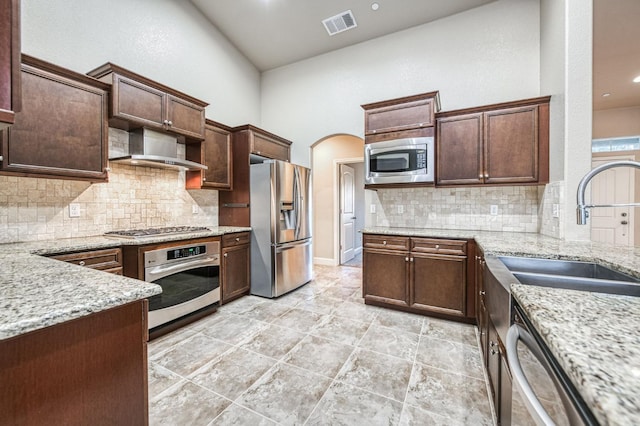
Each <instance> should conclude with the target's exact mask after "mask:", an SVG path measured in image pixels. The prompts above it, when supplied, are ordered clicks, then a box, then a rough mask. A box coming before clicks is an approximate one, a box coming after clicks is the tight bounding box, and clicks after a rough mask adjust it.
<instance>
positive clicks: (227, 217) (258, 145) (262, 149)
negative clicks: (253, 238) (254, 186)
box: [218, 124, 291, 226]
mask: <svg viewBox="0 0 640 426" xmlns="http://www.w3.org/2000/svg"><path fill="white" fill-rule="evenodd" d="M231 138H232V143H233V161H232V163H233V191H221V192H220V194H219V210H218V223H219V224H220V225H224V226H251V215H250V210H249V201H250V187H249V165H250V164H251V161H252V160H251V157H252V156H253V155H257V156H259V157H261V158H268V159H272V160H282V161H289V159H290V155H291V150H290V146H291V141H289V140H287V139H284V138H282V137H280V136H277V135H274V134H273V133H269V132H267V131H265V130H262V129H259V128H257V127H255V126H252V125H249V124H247V125H244V126H238V127H234V128H233V129H232V136H231Z"/></svg>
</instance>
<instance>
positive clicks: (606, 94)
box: [602, 93, 611, 98]
mask: <svg viewBox="0 0 640 426" xmlns="http://www.w3.org/2000/svg"><path fill="white" fill-rule="evenodd" d="M607 96H611V93H603V94H602V97H603V98H606V97H607Z"/></svg>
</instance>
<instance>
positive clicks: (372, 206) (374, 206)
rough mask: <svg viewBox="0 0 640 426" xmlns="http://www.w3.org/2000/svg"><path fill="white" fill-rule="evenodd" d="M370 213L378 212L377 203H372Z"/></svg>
mask: <svg viewBox="0 0 640 426" xmlns="http://www.w3.org/2000/svg"><path fill="white" fill-rule="evenodd" d="M369 213H372V214H375V213H376V205H375V204H371V205H370V206H369Z"/></svg>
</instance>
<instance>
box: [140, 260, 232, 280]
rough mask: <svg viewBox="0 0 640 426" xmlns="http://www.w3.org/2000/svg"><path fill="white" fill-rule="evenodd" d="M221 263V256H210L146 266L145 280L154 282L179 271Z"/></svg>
mask: <svg viewBox="0 0 640 426" xmlns="http://www.w3.org/2000/svg"><path fill="white" fill-rule="evenodd" d="M218 265H220V257H219V256H217V255H215V256H209V257H205V258H201V259H197V260H192V261H190V262H179V263H174V264H172V265H160V266H152V267H150V268H145V270H144V280H145V281H148V282H153V281H155V280H158V279H160V278H164V277H166V276H168V275H173V274H176V273H179V272H184V271H188V270H189V269H195V268H201V267H205V266H218Z"/></svg>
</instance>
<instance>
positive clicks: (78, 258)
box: [49, 247, 122, 275]
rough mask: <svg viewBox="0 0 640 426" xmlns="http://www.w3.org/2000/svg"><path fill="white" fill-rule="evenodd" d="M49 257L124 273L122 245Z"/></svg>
mask: <svg viewBox="0 0 640 426" xmlns="http://www.w3.org/2000/svg"><path fill="white" fill-rule="evenodd" d="M49 257H51V258H52V259H56V260H61V261H63V262H68V263H73V264H74V265H79V266H85V267H87V268H91V269H97V270H99V271H105V272H109V273H111V274H116V275H122V249H120V247H117V248H109V249H100V250H88V251H80V252H75V253H62V254H56V255H52V256H49Z"/></svg>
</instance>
